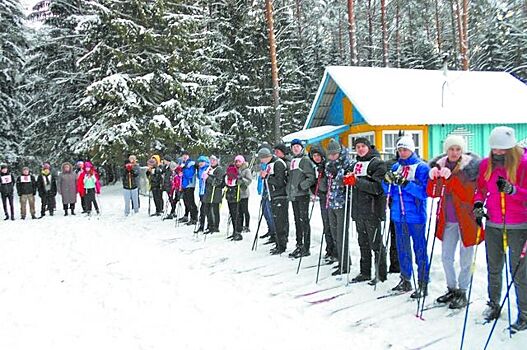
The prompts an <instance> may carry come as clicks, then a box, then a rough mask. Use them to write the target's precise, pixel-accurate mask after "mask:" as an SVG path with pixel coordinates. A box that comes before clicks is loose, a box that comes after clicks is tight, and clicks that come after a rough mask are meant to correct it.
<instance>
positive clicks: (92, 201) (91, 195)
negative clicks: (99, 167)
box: [83, 162, 101, 216]
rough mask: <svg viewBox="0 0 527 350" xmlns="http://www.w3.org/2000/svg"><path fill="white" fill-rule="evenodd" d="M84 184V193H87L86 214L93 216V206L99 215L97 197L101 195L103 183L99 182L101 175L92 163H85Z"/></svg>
mask: <svg viewBox="0 0 527 350" xmlns="http://www.w3.org/2000/svg"><path fill="white" fill-rule="evenodd" d="M83 183H84V192H85V193H86V195H85V196H86V214H87V215H88V216H90V215H91V210H92V205H93V207H94V208H95V212H96V213H97V215H99V214H100V211H99V205H98V204H97V199H96V197H95V195H96V194H100V193H101V183H100V182H99V174H98V173H97V171H96V169H95V167H94V166H93V165H92V164H91V163H90V162H86V163H84V179H83Z"/></svg>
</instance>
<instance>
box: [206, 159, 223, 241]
mask: <svg viewBox="0 0 527 350" xmlns="http://www.w3.org/2000/svg"><path fill="white" fill-rule="evenodd" d="M203 178H204V179H205V196H204V199H203V200H204V202H205V203H208V204H209V206H210V208H209V210H208V214H207V230H206V231H205V232H204V233H205V234H209V233H214V232H220V229H219V227H220V203H221V200H222V192H223V187H224V186H225V169H224V168H223V167H222V166H221V165H220V164H219V159H218V158H217V157H216V156H210V167H209V168H208V169H207V172H206V173H203Z"/></svg>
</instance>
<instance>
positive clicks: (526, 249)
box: [484, 192, 527, 350]
mask: <svg viewBox="0 0 527 350" xmlns="http://www.w3.org/2000/svg"><path fill="white" fill-rule="evenodd" d="M502 193H503V192H502ZM526 255H527V240H526V241H525V243H524V244H523V248H522V251H521V254H520V258H519V259H518V262H517V263H516V266H515V267H514V271H513V273H512V278H511V282H510V283H508V284H507V292H506V293H505V298H504V299H503V301H502V302H501V304H500V308H499V310H498V315H499V314H500V313H501V310H502V309H503V306H504V305H505V301H506V300H507V301H509V303H510V297H509V294H510V291H511V287H512V285H513V284H514V279H515V278H516V274H517V273H518V270H519V269H520V265H521V263H522V261H523V260H524V259H525V256H526ZM509 316H510V315H509ZM498 319H499V317H498V318H496V319H494V323H493V324H492V328H491V330H490V333H489V336H488V338H487V342H486V343H485V348H484V350H486V349H487V347H488V346H489V343H490V339H491V338H492V334H493V333H494V329H495V328H496V324H497V323H498ZM509 334H510V335H511V336H512V329H511V326H509Z"/></svg>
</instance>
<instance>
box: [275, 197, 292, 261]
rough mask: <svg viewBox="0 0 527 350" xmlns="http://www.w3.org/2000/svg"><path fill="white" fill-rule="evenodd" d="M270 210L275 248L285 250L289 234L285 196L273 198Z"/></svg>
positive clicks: (287, 203)
mask: <svg viewBox="0 0 527 350" xmlns="http://www.w3.org/2000/svg"><path fill="white" fill-rule="evenodd" d="M271 210H272V212H273V222H274V225H275V232H276V248H277V249H278V250H282V251H285V249H286V248H287V240H288V236H289V201H288V200H287V197H279V198H273V199H272V200H271Z"/></svg>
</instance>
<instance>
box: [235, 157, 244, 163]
mask: <svg viewBox="0 0 527 350" xmlns="http://www.w3.org/2000/svg"><path fill="white" fill-rule="evenodd" d="M234 161H235V162H240V163H245V158H243V156H242V155H237V156H236V158H234Z"/></svg>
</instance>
